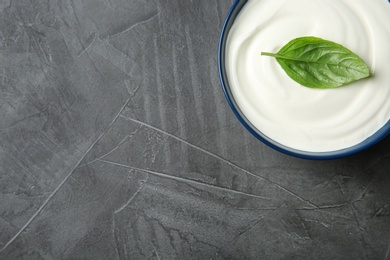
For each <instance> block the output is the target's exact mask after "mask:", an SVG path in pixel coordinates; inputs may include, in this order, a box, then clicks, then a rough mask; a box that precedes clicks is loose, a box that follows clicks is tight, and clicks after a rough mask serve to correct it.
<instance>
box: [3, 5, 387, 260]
mask: <svg viewBox="0 0 390 260" xmlns="http://www.w3.org/2000/svg"><path fill="white" fill-rule="evenodd" d="M232 2H233V1H232V0H169V1H168V0H50V1H49V0H46V1H44V0H13V1H12V0H0V86H1V88H0V91H1V93H0V107H1V109H0V118H1V120H0V196H1V198H0V250H1V251H0V259H302V258H309V259H345V258H348V259H386V258H389V255H390V253H389V251H390V245H389V244H390V172H389V171H390V160H389V156H390V138H387V139H385V140H383V141H382V142H380V143H379V144H378V145H376V146H374V147H373V148H370V149H369V150H367V151H365V152H362V153H360V154H358V155H355V156H352V157H348V158H344V159H340V160H333V161H308V160H302V159H297V158H293V157H289V156H286V155H283V154H281V153H278V152H276V151H274V150H272V149H270V148H268V147H266V146H265V145H263V144H261V143H260V142H259V141H257V140H256V139H255V138H254V137H252V136H251V135H250V134H249V133H248V132H247V131H246V130H244V128H243V127H242V126H241V125H240V124H239V122H238V120H237V119H236V118H235V117H234V115H233V113H232V112H231V111H230V108H229V107H228V105H227V103H226V101H225V99H224V96H223V93H222V91H221V87H220V84H219V78H218V73H217V55H216V54H217V43H218V38H219V33H220V29H221V27H222V23H223V20H224V18H225V16H226V14H227V11H228V9H229V8H230V6H231V4H232Z"/></svg>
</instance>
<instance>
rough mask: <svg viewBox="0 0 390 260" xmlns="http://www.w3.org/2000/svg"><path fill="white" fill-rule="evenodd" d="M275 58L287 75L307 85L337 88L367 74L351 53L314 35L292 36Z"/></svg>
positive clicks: (358, 58) (364, 67)
mask: <svg viewBox="0 0 390 260" xmlns="http://www.w3.org/2000/svg"><path fill="white" fill-rule="evenodd" d="M261 55H265V56H271V57H275V58H276V60H277V61H278V63H279V64H280V66H281V67H282V68H283V69H284V71H285V72H286V73H287V75H288V76H289V77H290V78H292V79H293V80H294V81H296V82H298V83H299V84H301V85H303V86H306V87H309V88H322V89H326V88H337V87H340V86H344V85H347V84H349V83H351V82H354V81H356V80H359V79H363V78H367V77H369V76H370V69H369V68H368V66H367V64H366V63H365V62H364V61H363V60H362V59H361V58H360V57H359V56H358V55H356V54H355V53H353V52H352V51H350V50H348V49H347V48H345V47H344V46H342V45H340V44H337V43H335V42H331V41H327V40H323V39H320V38H317V37H312V36H307V37H301V38H296V39H294V40H292V41H290V42H289V43H287V44H286V45H285V46H284V47H282V48H281V49H280V51H279V52H278V53H276V54H275V53H269V52H262V53H261Z"/></svg>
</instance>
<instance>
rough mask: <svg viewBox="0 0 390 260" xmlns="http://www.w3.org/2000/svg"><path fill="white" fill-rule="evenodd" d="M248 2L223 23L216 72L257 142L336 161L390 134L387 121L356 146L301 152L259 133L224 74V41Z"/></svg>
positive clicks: (237, 6)
mask: <svg viewBox="0 0 390 260" xmlns="http://www.w3.org/2000/svg"><path fill="white" fill-rule="evenodd" d="M247 1H248V0H236V1H235V2H234V3H233V5H232V7H231V8H230V10H229V12H228V14H227V16H226V19H225V22H224V24H223V26H222V31H221V35H220V40H219V46H218V72H219V78H220V82H221V85H222V90H223V92H224V95H225V97H226V100H227V102H228V104H229V106H230V108H231V109H232V111H233V113H234V114H235V115H236V117H237V118H238V120H239V121H240V123H241V124H242V125H243V126H244V127H245V128H246V129H247V130H248V131H249V132H250V133H251V134H252V135H253V136H255V137H256V138H257V139H258V140H260V141H262V142H263V143H265V144H266V145H268V146H270V147H271V148H273V149H275V150H277V151H279V152H282V153H284V154H287V155H291V156H294V157H298V158H303V159H312V160H331V159H338V158H342V157H346V156H350V155H353V154H356V153H358V152H361V151H363V150H365V149H367V148H369V147H371V146H373V145H374V144H376V143H378V142H379V141H380V140H382V139H383V138H385V137H386V136H387V135H388V134H389V132H390V120H389V121H387V123H386V124H385V125H384V126H383V127H381V128H380V129H379V130H378V131H377V132H375V133H374V134H373V135H371V136H370V137H368V138H367V139H365V140H363V141H362V142H360V143H359V144H356V145H354V146H351V147H348V148H344V149H341V150H336V151H330V152H308V151H302V150H298V149H294V148H290V147H287V146H285V145H282V144H280V143H278V142H276V141H274V140H272V139H271V138H269V137H267V136H266V135H264V134H263V133H261V132H260V131H259V130H258V129H256V127H254V126H253V125H252V124H251V123H250V121H249V120H248V119H246V118H245V116H244V114H243V113H242V112H241V111H240V109H239V106H238V105H237V104H236V102H235V100H234V98H233V95H232V93H231V92H230V89H229V84H228V80H227V77H226V73H225V67H224V63H225V46H226V39H227V35H228V33H229V30H230V28H231V26H232V24H233V22H234V20H235V18H236V16H237V15H238V13H239V12H240V10H241V8H242V7H243V6H244V5H245V3H246V2H247Z"/></svg>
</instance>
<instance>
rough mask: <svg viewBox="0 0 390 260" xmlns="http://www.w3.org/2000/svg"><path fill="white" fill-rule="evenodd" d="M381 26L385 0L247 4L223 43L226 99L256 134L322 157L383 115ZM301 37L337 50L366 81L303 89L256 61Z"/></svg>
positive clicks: (389, 75)
mask: <svg viewBox="0 0 390 260" xmlns="http://www.w3.org/2000/svg"><path fill="white" fill-rule="evenodd" d="M389 25H390V5H389V3H388V2H387V1H386V0H359V1H356V0H326V1H324V0H249V1H248V2H247V3H246V4H245V6H244V7H243V8H242V10H241V11H240V13H239V15H238V16H237V18H236V20H235V21H234V24H233V26H232V28H231V30H230V32H229V35H228V39H227V43H226V65H225V66H226V72H227V76H228V81H229V85H230V87H231V90H232V94H233V96H234V99H235V101H236V102H237V104H238V106H239V108H240V110H241V111H242V112H243V113H244V115H245V117H246V118H247V119H248V120H249V121H250V122H251V123H252V124H253V125H254V126H255V127H256V128H257V129H258V130H259V131H261V132H262V133H264V134H265V135H267V136H268V137H270V138H271V139H273V140H275V141H277V142H279V143H281V144H283V145H286V146H288V147H291V148H295V149H299V150H303V151H310V152H326V151H335V150H339V149H343V148H347V147H351V146H353V145H355V144H358V143H360V142H362V141H363V140H365V139H366V138H368V137H369V136H371V135H372V134H373V133H375V132H376V131H377V130H378V129H379V128H381V127H382V126H383V125H384V124H385V123H386V122H387V121H388V120H389V118H390V48H389V44H390V26H389ZM302 36H316V37H319V38H323V39H326V40H330V41H334V42H337V43H339V44H342V45H344V46H345V47H347V48H348V49H350V50H352V51H353V52H354V53H356V54H357V55H359V56H360V57H361V58H363V60H364V61H365V62H366V63H367V64H368V66H369V67H370V69H371V71H372V73H373V76H372V77H370V78H368V79H364V80H361V81H357V82H355V83H353V84H350V85H348V86H344V87H341V88H336V89H327V90H323V89H310V88H307V87H303V86H300V85H299V84H297V83H296V82H294V81H292V80H291V79H290V78H289V77H288V76H287V75H286V73H285V72H284V71H283V70H282V69H281V68H280V66H279V65H278V63H277V62H276V61H275V59H273V58H270V57H264V56H260V53H261V52H262V51H264V52H274V53H276V52H278V50H279V49H280V48H281V47H282V46H283V45H285V44H286V43H287V42H289V41H290V40H292V39H294V38H298V37H302Z"/></svg>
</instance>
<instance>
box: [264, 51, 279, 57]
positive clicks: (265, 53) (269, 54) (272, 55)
mask: <svg viewBox="0 0 390 260" xmlns="http://www.w3.org/2000/svg"><path fill="white" fill-rule="evenodd" d="M261 55H263V56H270V57H275V58H277V57H278V56H279V55H278V54H276V53H271V52H262V53H261Z"/></svg>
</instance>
